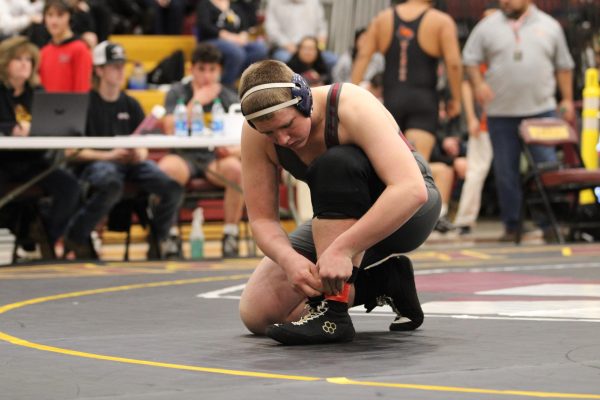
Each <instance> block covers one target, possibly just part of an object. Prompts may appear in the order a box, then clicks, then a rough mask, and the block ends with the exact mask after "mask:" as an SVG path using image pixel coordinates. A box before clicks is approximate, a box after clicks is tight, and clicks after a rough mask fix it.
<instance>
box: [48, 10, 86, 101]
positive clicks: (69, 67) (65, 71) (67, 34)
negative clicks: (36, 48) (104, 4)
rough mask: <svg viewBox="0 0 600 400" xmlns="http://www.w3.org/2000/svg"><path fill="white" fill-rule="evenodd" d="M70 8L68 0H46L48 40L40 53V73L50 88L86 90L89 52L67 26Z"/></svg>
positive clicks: (67, 90)
mask: <svg viewBox="0 0 600 400" xmlns="http://www.w3.org/2000/svg"><path fill="white" fill-rule="evenodd" d="M73 12H74V10H73V8H72V7H71V6H70V4H69V3H68V1H67V0H47V1H46V5H45V6H44V21H45V24H46V29H48V32H49V33H50V36H51V41H50V43H48V44H47V45H46V46H44V47H43V48H42V51H41V54H40V77H41V79H42V85H43V86H44V88H45V89H46V90H47V91H49V92H88V91H89V90H90V87H91V75H92V56H91V53H90V49H89V48H88V46H87V45H86V44H85V43H84V42H83V41H82V40H80V39H78V38H77V37H75V35H74V34H73V31H72V30H71V27H70V20H71V16H72V15H73Z"/></svg>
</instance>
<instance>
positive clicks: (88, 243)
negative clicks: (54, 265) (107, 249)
mask: <svg viewBox="0 0 600 400" xmlns="http://www.w3.org/2000/svg"><path fill="white" fill-rule="evenodd" d="M64 248H65V250H64V254H65V255H66V254H67V253H69V252H71V251H72V252H73V253H75V258H77V259H78V260H98V258H99V257H98V254H97V253H96V250H95V249H94V245H93V244H92V240H91V238H86V240H85V241H84V242H83V243H79V242H76V241H74V240H72V239H70V238H68V237H65V238H64Z"/></svg>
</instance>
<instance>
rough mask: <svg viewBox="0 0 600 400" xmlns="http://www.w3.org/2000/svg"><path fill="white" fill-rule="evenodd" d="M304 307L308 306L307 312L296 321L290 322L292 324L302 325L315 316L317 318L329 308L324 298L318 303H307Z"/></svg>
mask: <svg viewBox="0 0 600 400" xmlns="http://www.w3.org/2000/svg"><path fill="white" fill-rule="evenodd" d="M305 307H306V308H308V313H307V314H306V315H304V316H303V317H301V318H300V319H299V320H298V321H294V322H292V324H294V325H304V324H306V323H307V322H308V321H312V320H313V319H315V318H319V317H320V316H322V315H323V314H325V313H326V312H327V310H329V306H328V305H327V302H326V301H325V300H322V301H321V302H320V303H319V304H316V305H315V304H311V303H307V304H306V306H305Z"/></svg>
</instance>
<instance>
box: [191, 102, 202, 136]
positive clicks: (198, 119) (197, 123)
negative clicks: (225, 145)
mask: <svg viewBox="0 0 600 400" xmlns="http://www.w3.org/2000/svg"><path fill="white" fill-rule="evenodd" d="M202 135H204V109H203V108H202V104H200V102H199V101H198V100H194V104H193V105H192V136H202Z"/></svg>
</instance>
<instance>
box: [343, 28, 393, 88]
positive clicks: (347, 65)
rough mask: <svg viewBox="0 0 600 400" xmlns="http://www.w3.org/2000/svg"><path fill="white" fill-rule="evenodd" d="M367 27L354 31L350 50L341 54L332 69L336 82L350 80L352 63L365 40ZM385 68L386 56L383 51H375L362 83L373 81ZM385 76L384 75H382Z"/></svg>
mask: <svg viewBox="0 0 600 400" xmlns="http://www.w3.org/2000/svg"><path fill="white" fill-rule="evenodd" d="M365 32H366V29H365V28H360V29H357V30H356V32H355V33H354V44H353V45H352V47H351V48H350V50H348V51H346V52H345V53H344V54H342V55H341V56H340V58H339V59H338V61H337V63H336V64H335V67H333V70H332V76H333V81H334V82H350V75H351V74H352V65H353V64H354V60H355V59H356V55H357V54H358V49H359V48H360V46H361V43H362V42H364V41H365ZM384 69H385V58H384V57H383V54H381V53H374V54H373V56H372V57H371V61H370V62H369V65H368V66H367V70H366V71H365V73H364V75H363V79H362V82H361V85H363V86H364V83H367V82H369V81H371V79H372V78H373V77H374V76H375V75H376V74H382V73H383V70H384ZM382 78H383V75H382Z"/></svg>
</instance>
